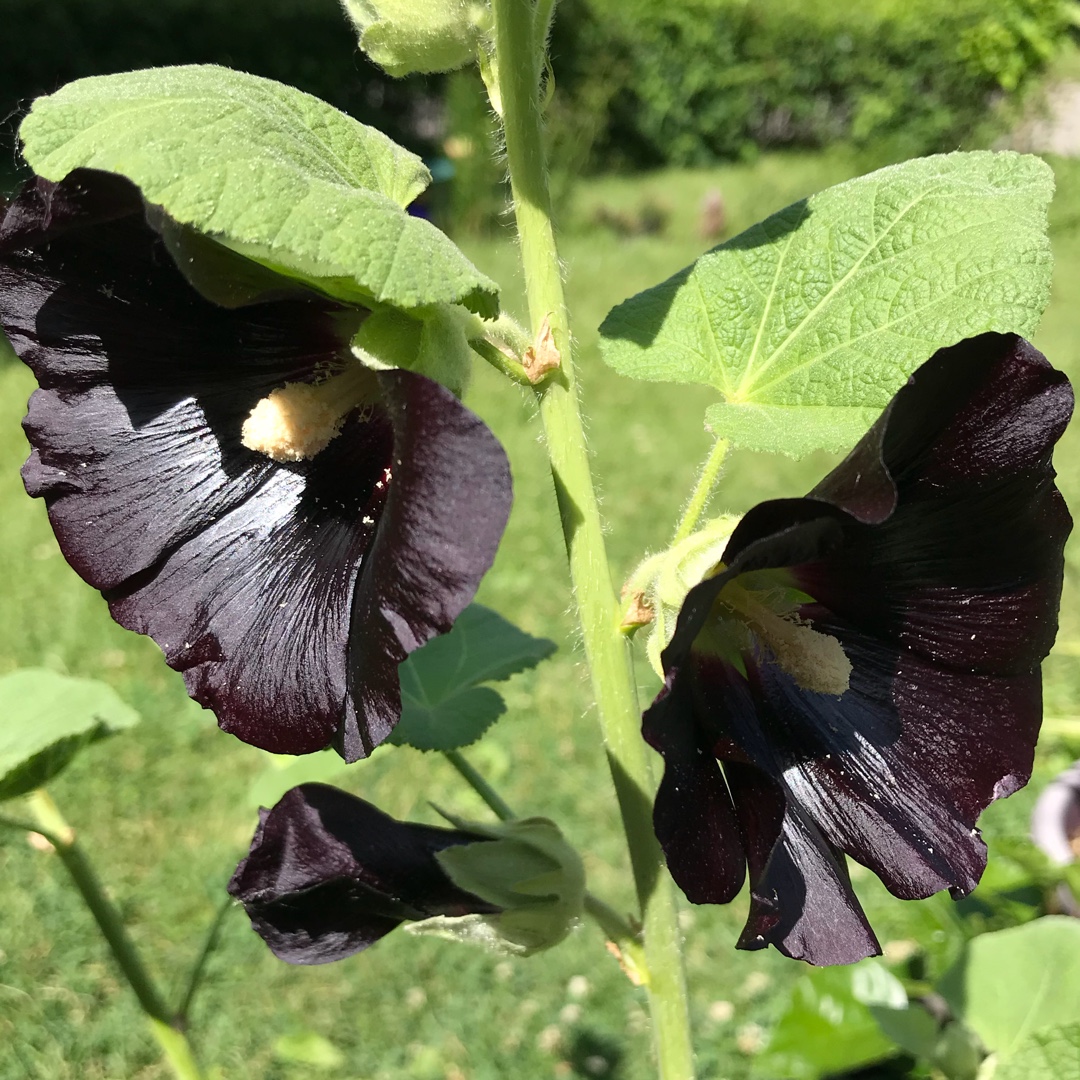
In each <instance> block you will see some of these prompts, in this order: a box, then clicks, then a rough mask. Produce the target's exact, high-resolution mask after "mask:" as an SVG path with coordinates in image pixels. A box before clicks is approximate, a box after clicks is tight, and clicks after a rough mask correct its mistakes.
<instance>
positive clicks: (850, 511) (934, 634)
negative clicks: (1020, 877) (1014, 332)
mask: <svg viewBox="0 0 1080 1080" xmlns="http://www.w3.org/2000/svg"><path fill="white" fill-rule="evenodd" d="M1072 403H1073V398H1072V391H1071V389H1070V387H1069V384H1068V382H1067V381H1066V379H1065V377H1064V376H1063V375H1062V374H1061V373H1060V372H1058V371H1055V370H1054V369H1053V368H1052V367H1051V366H1050V365H1049V364H1048V363H1047V362H1046V360H1045V359H1044V357H1043V356H1041V355H1040V354H1039V353H1038V352H1036V351H1035V349H1033V348H1032V347H1031V346H1030V345H1029V344H1028V343H1027V342H1026V341H1023V340H1021V339H1019V338H1017V337H1015V336H1005V335H999V334H984V335H982V336H981V337H977V338H973V339H971V340H968V341H964V342H961V343H960V344H959V345H956V346H954V347H952V348H949V349H942V350H941V351H940V352H938V353H937V354H935V355H934V356H933V357H932V358H931V359H930V360H929V361H927V363H925V364H924V365H923V366H922V367H921V368H919V370H918V371H916V372H915V374H914V375H913V376H912V378H911V380H910V381H909V383H908V385H907V386H905V387H904V388H903V389H901V390H900V391H899V393H898V394H897V395H896V397H894V398H893V400H892V402H891V403H890V404H889V406H888V407H887V408H886V410H885V412H884V413H883V414H882V416H881V418H880V419H879V420H878V422H877V423H876V424H875V425H874V426H873V428H871V430H870V431H869V432H868V434H867V435H866V436H865V437H864V438H863V439H862V441H861V442H860V443H859V444H858V445H857V446H856V447H855V449H854V450H853V451H852V452H851V454H850V455H849V456H848V457H847V459H846V460H845V461H844V462H843V463H842V464H840V465H839V466H838V467H837V468H836V469H835V470H834V471H833V472H832V473H830V474H829V475H828V476H827V477H826V478H825V479H824V480H823V481H822V482H821V483H820V484H819V485H818V486H817V487H816V488H815V489H814V490H813V491H812V492H811V493H810V494H809V495H808V496H807V497H806V498H804V499H781V500H776V501H773V502H766V503H762V504H760V505H758V506H756V507H755V508H754V509H753V510H751V511H750V512H749V513H748V514H747V515H746V516H745V517H744V518H743V520H742V521H741V522H740V524H739V525H738V527H737V528H736V530H735V532H734V533H733V534H732V536H731V539H730V541H729V542H728V545H727V547H726V549H725V551H724V556H723V560H722V562H721V563H720V565H719V566H718V567H717V569H716V571H715V573H714V576H712V577H708V578H706V580H704V581H702V582H701V583H700V584H698V585H696V586H695V587H694V588H692V589H691V590H690V592H689V593H688V595H687V597H686V600H685V602H684V604H683V607H682V611H681V613H680V615H679V620H678V624H677V627H676V630H675V634H674V636H673V638H672V641H671V643H670V645H669V646H668V647H667V649H666V650H665V651H664V653H663V665H664V671H665V675H666V680H665V685H664V688H663V690H662V691H661V693H660V694H659V696H658V697H657V699H656V701H655V702H653V704H652V706H651V707H650V708H649V710H648V711H647V712H646V714H645V722H644V733H645V737H646V739H647V740H648V741H649V743H650V744H651V745H652V746H654V747H655V748H656V749H657V750H659V751H660V753H661V754H662V755H663V756H664V759H665V772H664V779H663V783H662V784H661V787H660V790H659V792H658V794H657V799H656V805H655V811H654V821H655V825H656V831H657V835H658V837H659V839H660V842H661V844H662V845H663V848H664V851H665V853H666V855H667V860H668V865H669V867H670V869H671V873H672V875H673V876H674V878H675V880H676V881H677V882H678V884H679V885H680V887H681V888H682V890H683V891H684V892H685V893H686V895H687V897H688V898H689V899H690V900H691V901H693V902H695V903H726V902H728V901H730V900H732V899H733V898H734V897H735V895H736V894H737V893H738V892H739V890H740V888H741V887H742V883H743V880H744V876H745V873H746V868H747V867H749V874H750V887H751V898H750V915H749V919H748V921H747V924H746V928H745V930H744V932H743V934H742V937H741V939H740V941H739V947H741V948H746V949H755V948H762V947H764V946H765V945H767V944H770V943H771V944H773V945H775V946H776V947H777V948H778V949H780V951H781V952H784V953H785V954H787V955H788V956H793V957H797V958H800V959H803V960H808V961H810V962H811V963H815V964H835V963H846V962H849V961H853V960H858V959H860V958H861V957H864V956H867V955H871V954H873V953H875V952H877V951H878V943H877V940H876V939H875V937H874V934H873V931H872V930H871V929H870V926H869V924H868V923H867V921H866V917H865V915H864V914H863V912H862V909H861V908H860V906H859V903H858V901H857V900H856V898H855V895H854V894H853V892H852V889H851V885H850V882H849V879H848V874H847V869H846V866H845V861H844V855H845V854H847V855H850V856H851V857H852V858H854V859H855V860H857V861H858V862H860V863H862V864H863V865H865V866H867V867H869V868H870V869H871V870H873V871H874V872H875V873H876V874H877V875H878V877H880V878H881V880H882V881H883V882H884V884H885V885H886V886H887V887H888V889H889V890H890V891H891V892H892V893H894V894H895V895H896V896H899V897H903V898H906V899H914V898H919V897H925V896H928V895H930V894H931V893H934V892H937V891H938V890H940V889H945V888H948V889H950V890H951V891H952V893H953V895H954V896H955V897H959V896H964V895H965V894H967V893H968V892H970V891H971V889H973V888H974V887H975V885H976V884H977V882H978V880H979V878H980V876H981V874H982V871H983V869H984V866H985V863H986V847H985V845H984V843H983V841H982V840H981V839H980V836H979V832H978V830H977V829H976V827H975V823H976V819H977V818H978V816H979V814H980V812H981V811H982V810H983V809H985V808H986V806H987V805H989V803H990V802H992V801H993V800H994V799H999V798H1003V797H1004V796H1006V795H1010V794H1012V793H1013V792H1014V791H1016V790H1017V789H1018V788H1020V787H1022V786H1023V785H1024V784H1025V783H1026V782H1027V780H1028V777H1029V775H1030V770H1031V765H1032V758H1033V753H1034V747H1035V742H1036V738H1037V736H1038V731H1039V724H1040V719H1041V712H1042V694H1041V682H1040V673H1039V665H1040V662H1041V661H1042V659H1043V658H1044V657H1045V656H1046V654H1047V652H1048V651H1049V650H1050V647H1051V645H1052V643H1053V640H1054V634H1055V632H1056V629H1057V607H1058V601H1059V598H1060V594H1061V581H1062V568H1063V560H1062V548H1063V546H1064V543H1065V539H1066V537H1067V535H1068V533H1069V529H1070V527H1071V524H1072V523H1071V520H1070V518H1069V514H1068V511H1067V510H1066V508H1065V505H1064V502H1063V501H1062V499H1061V496H1060V494H1059V493H1058V491H1057V489H1056V488H1055V487H1054V483H1053V478H1054V471H1053V468H1052V466H1051V462H1050V456H1051V450H1052V448H1053V445H1054V443H1055V442H1056V441H1057V439H1058V437H1059V436H1060V435H1061V433H1062V431H1063V429H1064V427H1065V424H1066V423H1067V422H1068V419H1069V416H1070V414H1071V411H1072ZM721 766H722V767H721Z"/></svg>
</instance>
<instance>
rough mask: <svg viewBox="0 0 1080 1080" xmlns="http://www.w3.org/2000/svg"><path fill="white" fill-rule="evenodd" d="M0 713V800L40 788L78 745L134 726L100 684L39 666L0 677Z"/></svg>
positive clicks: (130, 714)
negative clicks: (0, 717)
mask: <svg viewBox="0 0 1080 1080" xmlns="http://www.w3.org/2000/svg"><path fill="white" fill-rule="evenodd" d="M0 715H2V716H3V718H4V722H3V724H2V725H0V800H2V799H13V798H15V797H16V796H19V795H25V794H27V793H28V792H30V791H33V790H34V789H35V788H38V787H41V786H42V785H43V784H45V783H47V782H48V781H49V780H51V779H52V778H53V777H54V776H56V775H57V774H58V773H60V772H61V771H63V769H65V768H66V767H67V765H68V764H69V763H70V762H71V761H72V759H73V758H74V757H75V755H76V754H77V753H78V752H79V751H80V750H82V748H83V747H85V746H89V745H90V743H93V742H97V741H98V740H99V739H103V738H105V736H107V735H112V734H113V733H114V732H117V731H123V730H124V729H125V728H129V727H133V726H134V725H135V724H137V723H138V722H139V714H138V713H137V712H136V711H135V710H134V709H133V708H131V706H130V705H126V704H125V703H124V702H123V701H121V700H120V697H119V696H118V695H117V693H116V691H115V690H113V689H112V687H110V686H106V685H105V683H102V682H98V681H97V680H96V679H76V678H72V677H70V676H67V675H60V674H58V673H57V672H55V671H48V670H46V669H44V668H23V669H22V670H19V671H13V672H11V673H10V674H8V675H4V676H0Z"/></svg>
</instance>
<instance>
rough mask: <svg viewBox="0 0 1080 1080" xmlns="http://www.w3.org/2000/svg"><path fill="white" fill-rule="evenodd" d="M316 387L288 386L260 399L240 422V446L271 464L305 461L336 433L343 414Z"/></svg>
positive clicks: (332, 400) (337, 404)
mask: <svg viewBox="0 0 1080 1080" xmlns="http://www.w3.org/2000/svg"><path fill="white" fill-rule="evenodd" d="M320 391H321V386H320V385H313V384H310V383H288V384H287V385H285V386H283V387H281V388H280V389H278V390H274V391H272V392H271V393H270V394H269V395H268V396H267V397H264V398H263V399H262V400H261V401H260V402H259V403H258V404H257V405H256V406H255V408H254V409H252V410H251V413H250V414H249V415H248V418H247V419H246V420H245V421H244V427H243V430H242V431H241V442H243V444H244V446H246V447H247V448H248V449H249V450H257V451H258V452H259V453H262V454H266V456H267V457H269V458H272V459H273V460H274V461H307V460H309V459H311V458H313V457H314V456H315V455H316V454H318V453H319V451H320V450H324V449H325V448H326V447H327V445H328V444H329V443H330V441H331V439H333V438H334V437H335V436H336V435H337V434H338V433H339V432H340V431H341V424H342V421H343V420H344V417H345V413H344V411H343V410H342V408H341V405H340V403H339V402H338V401H336V400H334V399H328V398H327V395H325V394H324V393H322V392H320Z"/></svg>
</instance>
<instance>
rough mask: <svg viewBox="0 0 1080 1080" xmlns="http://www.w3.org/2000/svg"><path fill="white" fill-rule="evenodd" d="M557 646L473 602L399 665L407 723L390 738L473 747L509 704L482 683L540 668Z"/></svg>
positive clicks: (421, 745) (428, 746)
mask: <svg viewBox="0 0 1080 1080" xmlns="http://www.w3.org/2000/svg"><path fill="white" fill-rule="evenodd" d="M554 651H555V644H554V642H551V641H548V640H547V639H546V638H536V637H533V636H532V635H531V634H526V633H525V632H524V631H522V630H519V629H518V628H517V627H516V626H514V625H513V624H511V623H508V622H507V621H506V620H505V619H504V618H502V616H500V615H498V614H496V612H494V611H491V610H490V609H489V608H485V607H481V606H480V605H479V604H472V605H471V606H469V607H468V608H466V609H465V610H464V611H463V612H462V613H461V615H459V616H458V620H457V622H456V623H454V627H453V629H452V630H451V631H450V632H449V633H448V634H443V636H442V637H437V638H435V639H434V640H432V641H429V642H428V643H427V644H426V645H425V646H424V647H423V648H422V649H419V650H417V651H416V652H414V653H413V654H412V655H411V656H410V657H409V658H408V659H407V660H406V661H405V662H404V663H402V665H401V666H400V667H399V668H398V674H399V677H400V679H401V703H402V709H401V722H400V723H399V724H398V726H397V727H396V728H394V731H393V734H392V735H391V736H390V738H389V740H388V741H389V742H391V743H394V744H396V745H398V746H412V747H415V748H416V749H417V750H456V749H458V748H459V747H462V746H468V745H469V744H470V743H473V742H475V741H476V740H477V739H479V738H480V736H481V735H483V733H484V732H485V731H486V730H487V729H488V728H489V727H490V726H491V725H492V724H493V723H494V722H495V721H496V720H497V719H498V718H499V717H500V716H501V715H502V713H503V712H504V710H505V708H506V706H505V704H504V703H503V699H502V697H501V696H500V695H499V694H498V693H496V692H495V691H494V690H492V689H491V688H490V687H486V686H481V685H480V684H481V683H485V682H499V681H501V680H503V679H508V678H509V677H510V676H511V675H514V674H516V673H517V672H519V671H525V670H526V669H527V668H531V667H535V666H536V665H537V664H539V663H540V661H541V660H543V659H545V657H548V656H550V655H551V654H552V653H553V652H554Z"/></svg>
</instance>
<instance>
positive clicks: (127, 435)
mask: <svg viewBox="0 0 1080 1080" xmlns="http://www.w3.org/2000/svg"><path fill="white" fill-rule="evenodd" d="M151 216H154V215H151ZM157 218H160V214H157ZM158 224H159V227H164V226H163V224H162V222H161V221H159V222H158ZM175 239H176V238H175V237H174V240H175ZM202 246H205V242H202ZM192 250H195V252H196V254H198V253H199V252H200V251H201V250H202V247H199V246H198V245H197V246H196V249H192ZM238 258H239V257H237V256H233V255H231V254H229V255H228V256H227V257H226V258H225V260H224V262H220V263H219V262H218V261H214V262H213V263H212V265H211V268H210V271H209V272H208V273H211V275H212V274H220V273H221V272H223V270H222V268H223V267H224V268H225V269H235V266H236V263H235V260H236V259H238ZM196 276H198V275H196ZM205 278H206V275H204V279H205ZM241 278H242V281H241V283H242V284H243V285H244V288H245V289H247V287H248V286H249V285H250V286H252V289H255V291H256V292H257V291H258V290H259V289H263V284H264V278H265V272H263V271H259V273H257V274H255V275H254V277H252V278H251V279H250V280H249V279H248V278H246V277H243V275H241ZM238 280H240V279H238ZM282 280H284V279H282ZM253 282H254V284H252V283H253ZM203 283H204V285H205V280H204V282H203ZM228 285H229V283H228V282H225V283H224V286H222V282H221V281H219V282H218V283H217V285H216V286H215V289H217V291H219V292H220V291H222V289H223V290H224V292H226V293H227V292H228V291H229V290H228V287H227V286H228ZM219 286H221V288H218V287H219ZM211 291H213V290H211ZM241 291H243V290H241ZM263 291H265V290H263ZM284 291H285V292H286V293H288V295H280V296H277V297H276V298H275V299H274V300H273V301H272V302H269V301H259V300H258V299H257V297H255V296H254V293H252V292H251V290H248V292H246V293H244V295H243V297H242V299H243V303H242V305H241V306H238V307H233V308H226V307H221V306H219V305H218V304H216V303H212V302H210V301H209V300H207V299H206V298H205V297H204V296H203V295H201V294H200V293H199V292H196V291H195V290H194V289H193V288H192V287H191V286H190V285H189V284H188V282H187V280H186V279H185V277H184V276H182V275H181V274H180V272H179V271H178V270H177V269H176V266H175V264H174V263H173V261H172V259H171V257H170V255H169V252H168V250H166V245H165V243H164V242H163V240H162V239H161V237H160V236H159V235H158V233H157V232H155V231H154V230H153V229H151V228H150V227H149V225H148V224H147V219H146V212H145V208H144V207H143V204H142V202H141V199H139V197H138V193H137V191H136V190H135V189H134V188H133V187H132V186H131V185H130V184H128V183H127V182H126V181H123V180H121V179H120V178H118V177H112V176H109V175H108V174H103V173H95V172H92V171H85V170H84V171H80V172H78V173H75V174H72V176H71V177H69V178H68V179H67V180H65V181H64V182H63V183H61V184H59V185H55V184H47V183H46V182H44V181H37V182H36V183H35V184H32V185H30V186H28V187H27V188H26V189H25V190H24V192H23V193H22V194H21V195H20V197H19V198H18V199H17V200H16V201H15V203H14V204H13V205H12V206H11V207H10V208H9V210H8V212H7V214H6V216H5V218H4V220H3V224H2V225H0V322H2V323H3V326H4V328H5V330H7V332H8V334H9V336H10V337H11V339H12V342H13V344H14V346H15V349H16V351H17V352H18V353H19V355H20V356H21V357H22V358H23V360H25V361H26V363H27V364H29V365H30V367H31V368H32V369H33V370H34V372H35V374H36V375H37V377H38V380H39V383H40V384H41V389H39V390H38V391H37V392H36V393H35V394H34V395H33V397H32V398H31V403H30V410H29V415H28V417H27V420H26V423H25V426H26V430H27V434H28V436H29V438H30V441H31V444H32V446H33V452H32V454H31V456H30V459H29V460H28V462H27V464H26V466H25V468H24V479H25V481H26V485H27V489H28V490H29V491H30V493H31V494H32V495H39V496H43V497H44V498H45V500H46V503H47V505H48V508H49V516H50V519H51V521H52V523H53V527H54V529H55V531H56V534H57V538H58V540H59V542H60V545H61V548H62V550H63V551H64V554H65V556H66V557H67V559H68V560H69V562H71V564H72V565H73V566H74V567H75V569H76V570H77V571H78V572H79V573H80V575H81V576H82V577H84V578H85V579H86V580H87V581H88V582H90V583H91V584H92V585H94V586H96V587H97V588H99V589H101V590H102V591H103V592H105V594H106V596H107V597H108V599H109V601H110V607H111V610H112V613H113V615H114V617H115V618H116V619H117V620H118V621H119V622H121V623H122V624H123V625H125V626H127V627H129V628H131V629H135V630H138V631H139V632H141V633H147V634H149V635H150V636H151V637H153V638H154V640H155V641H157V642H158V644H159V645H160V646H161V648H162V650H163V651H164V652H165V655H166V658H167V660H168V662H169V663H170V664H171V665H172V666H173V667H175V668H177V669H178V670H180V671H183V672H184V677H185V682H186V684H187V686H188V690H189V692H190V693H191V694H192V696H193V697H195V698H196V700H198V701H200V702H202V703H203V704H204V705H206V706H207V707H209V708H212V709H213V710H214V711H215V712H216V713H217V715H218V719H219V722H220V724H221V726H222V727H223V728H224V729H225V730H227V731H231V732H233V733H234V734H236V735H237V736H238V737H240V738H242V739H244V740H245V741H247V742H251V743H254V744H255V745H257V746H261V747H263V748H264V749H267V750H271V751H274V752H279V753H306V752H310V751H313V750H317V749H320V748H322V747H325V746H327V745H329V744H330V743H331V742H334V743H335V744H336V745H338V747H339V748H340V749H341V750H342V752H343V753H344V754H345V755H346V756H347V757H348V758H349V759H350V760H351V759H354V758H356V757H358V756H361V755H363V754H365V753H367V752H369V751H370V749H371V748H372V747H373V746H375V745H377V744H378V743H379V742H380V741H381V740H382V739H383V738H385V736H386V734H387V733H388V732H389V731H390V729H391V728H392V727H393V725H394V723H396V721H397V719H398V717H399V716H400V695H399V689H398V682H397V666H398V664H399V663H400V661H401V660H402V659H403V658H404V657H405V656H406V655H407V654H408V653H409V652H410V651H412V650H413V649H415V648H417V647H418V646H419V645H421V644H423V642H425V641H427V640H428V639H429V638H430V637H432V636H433V635H434V634H436V633H441V632H444V631H446V630H448V629H449V627H450V625H451V623H452V622H453V620H454V618H455V617H456V616H457V615H458V614H459V613H460V611H461V610H462V609H463V608H464V607H465V606H466V604H467V603H468V602H469V600H470V599H471V598H472V595H473V593H474V592H475V590H476V587H477V585H478V584H479V581H480V578H481V577H482V575H483V573H484V572H485V571H486V570H487V568H488V567H489V566H490V563H491V561H492V559H493V558H494V554H495V549H496V547H497V544H498V540H499V537H500V536H501V533H502V529H503V527H504V525H505V523H506V518H507V515H508V512H509V505H510V497H511V493H510V477H509V469H508V466H507V463H506V458H505V455H504V453H503V451H502V449H501V447H500V446H499V445H498V443H497V441H496V440H495V438H494V437H493V436H492V435H491V433H490V432H489V431H488V430H487V428H485V427H484V426H483V424H482V423H481V422H480V421H479V420H478V419H477V418H476V417H475V416H473V414H472V413H470V412H469V411H468V410H466V409H465V408H464V407H463V406H462V405H461V404H460V402H458V401H457V399H456V398H455V397H454V396H453V395H452V394H451V393H450V392H449V391H447V390H445V389H444V388H443V387H440V386H439V385H438V384H436V383H434V382H431V381H430V380H428V379H425V378H424V377H422V376H419V375H416V374H413V373H410V372H404V371H392V372H383V373H379V374H378V375H377V376H372V378H373V380H374V383H373V385H376V384H377V387H378V390H379V392H380V393H381V396H382V400H381V402H377V403H374V404H373V405H372V406H371V407H369V408H368V409H367V410H366V411H365V412H364V413H363V414H362V415H360V414H353V415H352V416H351V417H350V418H349V419H347V420H346V422H345V425H344V427H343V430H342V432H341V434H340V435H339V436H338V437H337V438H336V439H333V440H332V441H331V442H330V444H329V445H328V446H327V447H326V449H324V450H323V451H321V452H320V453H318V454H316V455H315V457H314V458H312V459H310V460H307V461H302V462H299V463H280V462H275V461H271V460H270V459H269V458H268V457H266V456H264V455H262V454H260V453H256V452H254V451H252V450H249V449H248V448H247V447H245V446H243V445H242V443H241V427H242V424H243V422H244V420H245V418H246V417H247V416H248V414H249V413H250V411H251V409H252V408H253V406H254V405H255V404H256V403H257V402H258V401H260V400H261V399H262V398H264V397H266V396H267V395H268V394H269V393H270V392H271V391H272V390H274V389H276V388H278V387H280V386H282V385H283V384H285V383H290V382H311V381H313V380H315V379H317V378H320V377H323V376H325V375H326V374H330V373H333V372H335V371H337V370H341V369H342V368H343V367H344V366H345V365H347V364H349V363H351V362H352V358H351V354H350V352H349V342H350V340H351V337H352V335H353V333H354V332H355V329H356V327H357V326H358V325H359V322H360V320H361V319H362V318H363V315H364V313H363V312H362V311H361V310H359V309H355V308H348V307H346V306H343V305H341V304H338V303H335V302H331V301H329V300H326V299H324V298H321V297H318V296H316V295H315V294H313V293H310V292H306V293H305V292H302V291H301V292H298V291H297V290H296V289H294V288H292V287H291V286H290V287H289V288H288V289H285V290H284ZM238 295H239V294H238ZM234 299H236V297H234ZM236 302H237V303H240V300H239V299H237V300H236Z"/></svg>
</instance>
